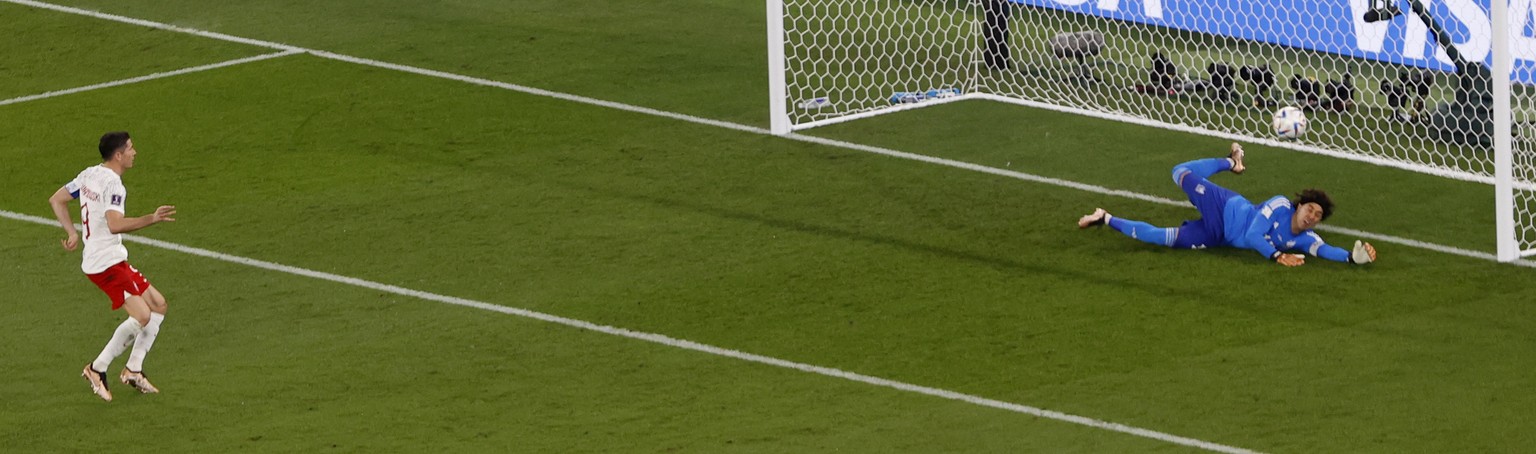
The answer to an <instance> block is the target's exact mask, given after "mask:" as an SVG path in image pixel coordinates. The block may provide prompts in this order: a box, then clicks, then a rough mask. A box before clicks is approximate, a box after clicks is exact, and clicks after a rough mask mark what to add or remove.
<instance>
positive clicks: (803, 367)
mask: <svg viewBox="0 0 1536 454" xmlns="http://www.w3.org/2000/svg"><path fill="white" fill-rule="evenodd" d="M0 218H8V219H13V220H17V221H22V222H30V223H33V224H40V225H45V226H54V227H57V226H58V221H57V220H54V219H47V218H41V217H37V216H31V215H26V214H22V213H16V212H12V211H5V210H0ZM123 239H124V240H125V241H129V242H134V243H139V244H144V245H148V246H153V247H158V248H162V249H169V250H172V251H176V252H181V253H185V254H191V255H195V256H199V257H205V258H210V259H214V260H219V261H223V262H229V263H235V264H239V265H246V266H250V267H255V268H260V269H264V270H269V271H276V272H280V273H286V274H293V275H298V276H304V277H309V278H314V279H319V280H324V281H330V282H335V283H340V284H346V285H351V286H355V287H362V288H366V289H370V290H376V291H380V292H386V293H393V294H396V295H402V296H407V297H412V298H419V299H423V300H427V301H435V302H439V303H445V304H452V305H455V306H464V307H469V308H474V309H480V310H486V311H491V312H498V313H502V314H506V315H514V316H518V317H524V318H531V319H535V320H540V321H545V322H549V323H555V324H560V325H565V326H569V327H572V328H578V329H583V330H588V331H596V332H599V333H603V334H610V335H614V336H620V337H626V338H630V339H637V340H642V341H646V342H651V343H656V344H661V345H665V346H669V347H675V348H680V349H684V350H692V351H696V352H702V353H708V354H711V355H716V356H723V357H727V358H735V359H739V360H743V361H748V362H753V363H758V364H764V365H769V366H774V367H781V368H786V369H793V370H798V371H801V372H809V373H812V374H817V375H823V376H827V377H832V378H840V379H844V380H849V381H854V382H859V383H864V384H868V385H874V386H879V387H882V388H890V389H895V390H899V391H906V392H911V393H917V394H923V395H927V396H932V397H938V398H941V399H946V400H954V401H960V402H966V403H970V404H975V405H980V406H983V407H990V408H995V409H999V410H1006V411H1010V412H1014V413H1022V414H1026V415H1031V416H1036V417H1040V418H1046V419H1052V420H1056V421H1062V422H1068V423H1072V424H1077V425H1082V426H1088V427H1093V428H1098V429H1104V430H1110V431H1115V432H1120V433H1124V434H1130V435H1135V436H1138V437H1144V438H1150V439H1154V440H1159V441H1164V442H1168V443H1173V444H1179V445H1184V446H1189V447H1194V448H1200V449H1205V450H1209V451H1215V452H1222V453H1228V454H1253V453H1255V451H1251V450H1248V449H1243V448H1238V447H1234V446H1227V445H1223V444H1218V443H1212V442H1208V441H1204V440H1197V439H1193V438H1187V437H1181V436H1178V435H1172V434H1167V433H1163V432H1158V431H1155V430H1150V429H1143V428H1140V427H1134V426H1128V425H1125V424H1120V423H1114V422H1109V421H1103V420H1098V419H1094V418H1089V417H1085V416H1078V415H1072V414H1067V413H1062V412H1058V411H1053V410H1046V409H1043V408H1037V407H1031V406H1028V405H1021V404H1016V403H1012V402H1004V401H1000V400H995V399H988V398H985V397H981V396H975V395H971V394H964V393H960V392H956V391H950V390H946V389H939V388H933V387H928V386H921V385H914V384H911V383H906V382H899V381H895V380H889V379H885V378H880V377H874V376H869V375H863V374H858V373H854V372H848V371H845V370H841V369H834V368H830V367H823V366H816V365H811V364H805V363H798V362H794V361H789V360H784V359H779V358H774V357H770V356H763V355H758V354H753V353H747V352H743V351H739V350H732V349H728V348H724V347H716V346H713V345H709V344H702V343H698V342H694V341H690V340H686V339H678V338H674V337H669V336H666V335H662V334H656V333H648V332H644V331H633V330H628V329H624V328H619V327H615V326H609V325H600V324H597V323H592V322H588V321H585V320H577V319H573V318H566V317H561V316H558V315H552V314H546V313H543V312H537V311H532V310H527V309H520V308H516V307H511V306H502V305H497V304H491V303H487V302H483V301H476V300H471V299H466V298H459V297H454V296H447V295H440V294H436V293H431V292H424V291H421V290H414V289H409V288H405V287H400V286H395V285H389V284H383V283H379V282H374V281H369V280H365V279H359V278H355V277H348V276H342V275H339V274H332V273H326V272H323V271H315V270H310V269H306V268H299V267H295V266H289V265H283V264H280V263H274V262H268V261H264V260H257V259H252V258H247V257H240V256H236V255H230V254H225V253H222V252H215V251H210V250H207V249H202V248H195V247H191V246H183V245H180V244H176V243H171V242H168V241H161V240H155V239H150V238H144V237H140V236H137V235H123Z"/></svg>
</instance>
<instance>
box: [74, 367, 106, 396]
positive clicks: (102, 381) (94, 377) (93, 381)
mask: <svg viewBox="0 0 1536 454" xmlns="http://www.w3.org/2000/svg"><path fill="white" fill-rule="evenodd" d="M80 376H82V377H85V382H86V383H90V385H91V392H93V393H96V397H100V398H101V400H105V401H107V402H111V401H112V391H109V390H107V373H106V372H97V371H96V370H95V369H91V365H90V364H86V365H85V370H82V371H80Z"/></svg>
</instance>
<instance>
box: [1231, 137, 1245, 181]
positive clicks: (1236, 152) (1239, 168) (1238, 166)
mask: <svg viewBox="0 0 1536 454" xmlns="http://www.w3.org/2000/svg"><path fill="white" fill-rule="evenodd" d="M1227 159H1230V160H1232V173H1235V174H1238V175H1242V174H1243V171H1244V170H1247V169H1248V166H1245V165H1243V145H1242V144H1239V143H1237V142H1232V152H1231V153H1228V154H1227Z"/></svg>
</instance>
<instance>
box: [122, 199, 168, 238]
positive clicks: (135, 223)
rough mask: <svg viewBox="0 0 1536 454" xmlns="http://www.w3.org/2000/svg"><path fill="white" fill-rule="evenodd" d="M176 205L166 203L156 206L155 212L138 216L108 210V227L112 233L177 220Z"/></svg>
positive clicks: (125, 231) (126, 231)
mask: <svg viewBox="0 0 1536 454" xmlns="http://www.w3.org/2000/svg"><path fill="white" fill-rule="evenodd" d="M175 215H176V207H174V206H171V205H165V206H162V207H160V208H156V209H155V212H153V213H150V214H146V215H143V216H139V217H136V218H128V217H123V212H121V211H113V210H107V229H108V230H111V231H112V233H114V234H116V233H128V232H132V231H135V230H138V229H142V228H145V227H149V226H151V225H155V224H159V223H161V222H167V221H175V220H176V218H173V217H172V216H175Z"/></svg>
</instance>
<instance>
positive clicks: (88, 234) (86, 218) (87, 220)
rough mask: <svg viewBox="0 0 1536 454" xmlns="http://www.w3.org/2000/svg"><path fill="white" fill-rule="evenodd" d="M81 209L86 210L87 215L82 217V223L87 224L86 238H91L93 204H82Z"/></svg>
mask: <svg viewBox="0 0 1536 454" xmlns="http://www.w3.org/2000/svg"><path fill="white" fill-rule="evenodd" d="M80 209H81V210H82V211H85V216H82V217H83V218H84V219H81V220H80V223H81V224H83V225H85V239H87V240H89V239H91V206H90V205H81V206H80Z"/></svg>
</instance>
